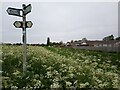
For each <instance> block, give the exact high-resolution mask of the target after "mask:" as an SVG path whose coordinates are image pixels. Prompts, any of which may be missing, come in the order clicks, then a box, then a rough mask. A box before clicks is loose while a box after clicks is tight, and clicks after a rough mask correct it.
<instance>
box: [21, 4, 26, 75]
mask: <svg viewBox="0 0 120 90" xmlns="http://www.w3.org/2000/svg"><path fill="white" fill-rule="evenodd" d="M22 6H23V28H22V29H23V75H25V72H26V53H27V45H26V26H25V22H26V15H25V14H24V11H25V10H24V7H25V6H26V5H25V4H23V5H22Z"/></svg>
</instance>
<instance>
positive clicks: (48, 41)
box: [47, 37, 50, 46]
mask: <svg viewBox="0 0 120 90" xmlns="http://www.w3.org/2000/svg"><path fill="white" fill-rule="evenodd" d="M49 45H50V38H49V37H48V38H47V46H49Z"/></svg>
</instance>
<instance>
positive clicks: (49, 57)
mask: <svg viewBox="0 0 120 90" xmlns="http://www.w3.org/2000/svg"><path fill="white" fill-rule="evenodd" d="M22 49H23V48H22V46H12V45H11V46H9V45H3V46H2V51H3V54H2V61H1V62H2V71H3V72H2V75H3V76H2V82H3V83H2V86H3V88H13V87H17V88H23V87H26V88H30V87H34V88H42V89H50V88H70V87H71V86H72V85H73V86H74V87H76V88H96V89H99V88H118V85H119V81H118V79H119V71H120V69H119V67H118V65H119V62H118V56H117V55H118V54H117V53H108V52H97V51H89V50H79V49H72V48H69V49H68V48H56V47H47V46H46V47H41V46H28V47H27V71H26V74H25V75H24V76H23V72H22V66H23V53H22V52H23V51H22Z"/></svg>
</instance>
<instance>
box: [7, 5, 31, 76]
mask: <svg viewBox="0 0 120 90" xmlns="http://www.w3.org/2000/svg"><path fill="white" fill-rule="evenodd" d="M31 8H32V6H31V4H29V5H27V6H26V5H25V4H23V5H22V9H16V8H11V7H9V8H8V9H7V13H8V14H9V15H14V16H19V17H22V19H23V21H15V22H14V23H13V25H14V26H15V27H16V28H22V30H23V37H22V38H23V39H22V40H23V75H25V72H26V59H27V58H26V56H27V45H26V42H27V41H26V28H31V27H32V25H33V23H32V22H31V21H26V15H27V14H28V13H30V12H31ZM21 12H22V14H21Z"/></svg>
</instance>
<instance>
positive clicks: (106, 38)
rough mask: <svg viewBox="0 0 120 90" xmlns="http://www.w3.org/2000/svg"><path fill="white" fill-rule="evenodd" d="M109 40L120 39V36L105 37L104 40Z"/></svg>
mask: <svg viewBox="0 0 120 90" xmlns="http://www.w3.org/2000/svg"><path fill="white" fill-rule="evenodd" d="M109 40H120V37H117V38H115V39H114V36H113V35H109V36H106V37H104V38H103V41H109Z"/></svg>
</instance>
